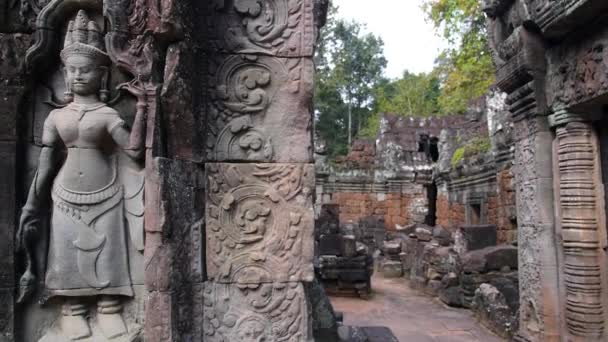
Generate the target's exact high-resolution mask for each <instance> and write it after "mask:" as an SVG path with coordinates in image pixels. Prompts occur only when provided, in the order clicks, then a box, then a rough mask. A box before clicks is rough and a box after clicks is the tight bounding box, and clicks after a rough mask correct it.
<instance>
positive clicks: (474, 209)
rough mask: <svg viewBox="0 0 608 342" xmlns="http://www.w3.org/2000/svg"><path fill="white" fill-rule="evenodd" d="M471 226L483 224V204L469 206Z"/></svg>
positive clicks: (469, 222)
mask: <svg viewBox="0 0 608 342" xmlns="http://www.w3.org/2000/svg"><path fill="white" fill-rule="evenodd" d="M467 221H468V224H469V225H478V224H481V203H475V204H469V217H468V220H467Z"/></svg>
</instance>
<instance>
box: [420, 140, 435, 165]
mask: <svg viewBox="0 0 608 342" xmlns="http://www.w3.org/2000/svg"><path fill="white" fill-rule="evenodd" d="M418 152H424V154H425V155H426V157H427V158H428V159H429V160H431V161H432V162H433V163H436V162H437V160H439V138H437V137H433V136H430V135H428V134H420V137H419V139H418Z"/></svg>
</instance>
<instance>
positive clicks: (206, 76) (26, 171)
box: [0, 0, 327, 342]
mask: <svg viewBox="0 0 608 342" xmlns="http://www.w3.org/2000/svg"><path fill="white" fill-rule="evenodd" d="M326 6H327V3H326V2H325V1H315V0H289V1H288V0H275V1H272V2H269V1H262V2H246V1H236V0H234V1H232V0H231V1H221V2H217V1H216V2H209V3H207V2H202V1H182V0H179V1H178V0H163V1H147V0H40V1H28V0H21V1H19V0H18V1H8V2H7V1H3V2H2V3H1V4H0V51H1V52H0V82H1V84H2V87H1V89H0V93H1V94H0V127H1V128H0V156H1V158H0V160H1V162H0V163H2V165H1V167H0V169H1V170H2V171H0V175H1V177H0V178H1V179H2V181H1V182H2V190H3V191H2V196H3V197H2V201H1V202H2V203H3V206H2V209H0V341H11V342H12V341H18V342H30V341H31V342H33V341H39V340H41V341H53V342H55V341H64V340H67V336H68V335H70V334H72V333H74V331H72V329H73V328H74V327H75V326H74V325H69V324H68V325H62V322H63V321H62V320H64V319H65V320H74V319H80V318H79V317H84V321H79V322H85V325H88V326H89V328H90V330H91V334H92V336H91V337H90V338H88V339H84V340H95V341H98V340H105V339H104V337H102V336H105V338H107V335H106V333H107V332H108V331H107V330H104V328H108V327H110V328H112V327H114V328H115V327H116V325H113V324H118V325H120V324H119V323H116V322H120V321H124V322H125V325H126V327H125V328H126V329H127V330H128V332H127V333H126V334H123V335H121V336H119V337H118V338H115V339H113V340H117V341H123V340H124V341H127V340H128V341H135V340H145V341H149V342H154V341H163V342H165V341H232V340H234V341H236V340H248V339H266V340H275V341H286V340H289V341H309V340H311V338H312V335H311V334H312V331H311V327H312V325H311V322H310V320H309V315H308V312H309V308H308V301H307V298H306V297H305V293H304V283H306V282H310V281H311V280H312V278H313V270H312V253H313V224H314V222H313V204H312V199H313V191H314V183H315V181H314V168H313V164H312V162H313V159H312V145H313V144H312V133H311V127H312V115H311V108H312V89H313V84H312V82H313V76H314V68H313V63H312V55H313V49H314V43H315V39H316V36H317V32H318V29H319V26H320V25H322V23H323V20H324V19H323V17H324V12H325V10H326ZM81 10H83V11H85V12H86V14H87V15H88V16H89V17H90V18H91V22H94V23H96V25H94V24H91V23H89V24H86V23H85V26H84V28H85V29H86V31H85V32H88V33H87V34H88V35H89V37H94V38H89V40H88V41H86V40H85V41H84V44H85V45H86V44H95V45H94V48H95V49H98V50H99V51H101V53H100V52H99V51H97V52H94V53H95V54H97V56H101V55H103V54H106V55H107V57H109V60H111V63H108V69H107V72H106V73H105V74H104V75H105V76H104V78H103V80H102V83H103V84H102V86H101V88H100V89H101V91H100V94H101V96H100V98H101V101H105V102H104V105H103V106H101V107H103V108H111V111H110V112H111V113H114V111H116V112H118V115H120V118H122V119H123V120H124V121H126V126H125V127H128V128H130V129H132V131H133V132H135V131H137V132H139V133H138V134H139V135H138V136H137V137H134V134H133V133H131V139H132V141H134V140H133V139H135V138H137V139H143V140H142V141H143V142H144V145H143V146H144V148H143V150H144V153H143V155H144V156H143V158H142V159H139V160H138V161H139V162H141V163H140V164H138V166H137V167H136V168H134V169H133V170H136V171H137V172H135V173H133V174H131V176H132V177H133V178H124V179H123V178H121V181H124V183H122V186H123V188H124V189H125V190H124V191H125V203H126V205H127V206H128V207H126V212H128V213H129V214H133V216H134V218H133V219H134V220H135V221H134V222H139V224H141V225H143V230H142V231H141V232H140V233H141V238H133V239H134V240H133V244H134V250H133V251H132V252H130V253H132V254H130V255H129V260H130V261H131V262H130V264H129V272H130V275H131V282H132V284H131V285H132V288H133V292H134V293H133V295H132V296H127V297H124V298H123V297H121V298H119V299H118V300H117V301H116V302H115V301H114V300H112V301H110V302H111V303H110V304H107V303H106V304H107V305H110V306H111V307H112V308H116V309H112V310H110V311H108V310H106V308H107V307H106V306H104V305H106V304H104V302H99V303H95V300H83V302H84V303H85V304H84V305H80V304H79V305H78V306H74V305H72V306H71V307H70V309H71V310H72V311H69V312H67V313H66V311H65V307H66V306H65V305H64V304H65V303H64V302H62V301H61V300H59V301H54V300H51V301H49V302H46V303H44V302H45V301H46V297H45V287H46V284H45V273H46V270H45V267H46V265H47V252H46V250H47V249H46V246H47V244H48V239H49V236H48V232H49V231H50V232H51V234H57V230H54V228H53V224H52V223H51V224H48V223H47V222H49V215H47V214H48V213H49V209H50V208H48V207H44V208H41V209H40V210H38V211H37V215H38V216H37V221H35V223H32V224H31V225H30V226H31V227H34V228H37V229H34V230H28V231H27V232H25V233H24V230H22V229H20V226H21V227H23V226H24V225H23V224H21V225H20V224H19V222H20V217H21V211H20V209H21V207H22V206H23V205H24V204H25V203H26V200H27V199H28V198H29V197H28V191H27V190H28V188H29V187H30V184H31V183H34V184H37V183H36V179H37V177H38V176H35V174H36V170H37V169H38V170H39V173H40V172H41V171H40V170H41V169H40V168H41V167H42V166H44V164H43V163H40V164H39V162H38V160H39V159H38V155H39V154H41V152H40V151H41V150H45V149H46V148H49V146H47V145H46V143H45V140H44V139H43V137H42V132H43V126H46V125H45V124H44V123H45V121H47V117H48V116H49V112H50V111H51V110H55V111H57V112H58V113H63V112H62V111H65V110H70V108H72V107H71V106H75V105H78V102H77V101H78V100H74V101H75V103H74V104H70V103H69V102H70V101H71V100H72V98H73V96H72V98H70V94H71V91H70V90H71V88H72V87H73V85H72V84H68V83H69V82H66V80H65V74H64V69H63V66H62V60H61V59H60V51H62V49H64V47H65V46H67V44H68V41H67V40H65V39H64V38H65V34H66V32H70V29H71V28H72V27H68V23H69V22H70V21H71V20H74V18H76V15H77V13H79V11H81ZM74 25H75V26H74V27H78V28H79V30H80V27H81V26H78V25H80V24H78V23H76V24H74ZM95 26H97V28H95ZM76 31H78V30H76ZM81 31H82V30H81ZM81 31H78V32H81ZM91 32H93V33H91ZM95 32H97V33H95ZM79 34H80V33H76V35H79ZM79 39H80V38H79ZM64 41H65V42H66V43H64ZM64 44H66V45H64ZM91 46H93V45H91ZM91 49H92V48H91V47H85V50H86V51H89V52H91V51H93V50H91ZM78 51H82V50H78ZM104 61H105V60H104ZM104 70H105V69H104ZM64 95H65V96H64ZM101 107H100V108H101ZM83 108H84V107H83ZM85 112H86V111H85V110H84V109H83V113H82V114H81V115H83V117H85V118H86V115H91V114H87V113H85ZM81 118H82V117H81ZM138 127H139V128H141V127H144V128H143V130H141V129H140V130H139V131H138ZM76 129H77V130H78V129H80V128H78V127H76ZM104 143H105V142H104ZM129 146H131V145H129ZM70 147H72V148H79V147H78V146H77V145H76V146H72V145H70ZM126 150H127V152H129V151H130V150H129V149H128V148H127V149H126ZM62 153H66V152H62ZM68 153H72V152H68ZM40 160H42V159H40ZM118 165H119V166H116V169H115V170H117V171H116V172H118V173H121V172H122V171H123V170H126V169H123V166H121V165H123V164H120V163H119V164H118ZM138 182H139V183H138ZM143 184H145V185H143ZM33 189H35V190H36V191H38V187H37V186H36V185H35V186H34V187H33ZM133 189H136V191H135V192H132V190H133ZM36 193H37V192H36ZM37 194H38V193H37ZM144 194H145V196H144ZM40 196H44V197H49V198H46V199H45V200H46V201H47V202H48V203H55V201H56V199H55V197H53V199H51V198H50V196H49V194H48V193H40ZM144 198H145V199H144ZM133 199H141V200H143V201H145V203H144V202H141V203H138V204H137V203H136V202H134V201H133ZM80 208H81V209H82V210H84V211H86V210H87V208H86V207H80ZM66 210H67V209H66ZM67 212H70V213H72V217H73V218H74V219H76V220H80V218H79V216H77V215H76V213H77V211H75V210H73V211H69V210H67ZM130 223H131V222H129V224H130ZM134 226H135V225H134ZM134 226H133V227H134ZM129 227H131V225H130V226H129ZM121 233H125V234H126V232H121ZM129 233H130V234H133V235H132V236H137V232H135V233H134V232H133V231H131V232H129ZM18 234H19V236H23V237H24V239H25V240H23V241H25V245H22V246H18V245H17V240H16V236H17V235H18ZM23 234H25V235H23ZM108 243H109V242H108ZM129 244H131V242H129ZM139 244H141V248H139ZM18 247H24V248H18ZM135 247H138V248H135ZM135 249H137V250H135ZM116 257H118V258H119V257H121V256H120V255H117V256H116ZM124 257H125V258H126V256H124ZM95 262H96V261H95ZM95 262H94V263H93V266H91V268H86V267H84V266H82V268H80V267H81V266H79V271H77V272H80V273H82V272H85V273H91V272H93V273H94V272H95V270H96V269H97V268H98V267H99V264H95ZM30 265H31V267H30ZM79 265H80V264H79ZM26 270H31V271H32V274H35V275H36V276H37V277H36V279H35V280H34V281H32V278H31V277H22V274H23V273H24V271H26ZM87 270H88V271H87ZM89 271H90V272H89ZM91 291H95V289H92V290H91ZM21 295H23V298H18V297H19V296H21ZM18 299H19V303H17V301H18ZM60 299H61V297H60ZM41 302H42V303H44V305H42V306H41V305H40V304H39V303H41ZM62 303H63V304H62ZM96 304H97V305H96ZM62 305H63V308H64V309H62ZM110 306H108V307H110ZM85 312H86V314H85ZM96 312H97V313H96ZM89 313H90V314H89ZM103 315H112V318H111V319H112V320H113V321H112V322H114V323H112V324H110V325H109V326H108V325H105V326H104V324H105V323H104V319H105V317H104V316H103ZM117 315H118V316H117ZM66 316H67V318H66ZM106 322H107V320H106ZM81 327H82V326H81ZM118 330H120V329H118ZM80 332H82V330H80ZM72 336H73V335H72Z"/></svg>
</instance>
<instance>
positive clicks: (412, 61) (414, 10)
mask: <svg viewBox="0 0 608 342" xmlns="http://www.w3.org/2000/svg"><path fill="white" fill-rule="evenodd" d="M332 1H333V3H334V4H335V5H337V6H338V7H339V11H338V15H339V16H340V17H342V18H345V19H354V20H356V21H358V22H360V23H364V24H366V25H367V29H368V31H369V32H372V33H374V34H375V35H378V36H380V37H381V38H382V40H384V54H385V56H386V59H387V60H388V66H387V68H386V75H387V76H389V77H393V78H396V77H399V76H401V74H402V73H403V71H404V70H409V71H411V72H415V73H418V72H428V71H431V69H432V68H433V62H434V61H435V58H436V57H437V55H438V54H439V51H440V50H441V47H442V40H441V38H440V37H438V36H437V35H436V34H435V32H434V31H433V25H432V24H429V23H427V22H426V21H425V15H424V12H423V11H422V9H420V5H421V4H422V0H373V1H369V0H332Z"/></svg>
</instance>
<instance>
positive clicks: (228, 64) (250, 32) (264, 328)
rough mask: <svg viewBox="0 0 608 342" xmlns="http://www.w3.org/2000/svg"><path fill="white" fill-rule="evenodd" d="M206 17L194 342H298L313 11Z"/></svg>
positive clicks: (232, 4)
mask: <svg viewBox="0 0 608 342" xmlns="http://www.w3.org/2000/svg"><path fill="white" fill-rule="evenodd" d="M208 6H209V7H208V8H207V10H206V11H205V13H206V15H207V17H206V23H207V25H208V27H207V28H206V31H205V37H206V38H205V41H206V47H205V53H206V55H207V58H208V61H207V62H208V67H207V68H206V70H205V72H206V75H205V78H206V80H207V83H206V89H205V91H206V93H205V94H206V95H205V96H206V107H205V111H206V118H207V119H206V129H207V130H206V145H205V151H204V152H205V156H206V165H205V172H206V182H207V183H206V196H205V209H206V212H205V226H206V242H207V245H206V266H207V277H208V281H207V282H206V283H205V285H204V288H205V289H204V291H205V292H204V298H203V303H204V307H203V314H204V323H205V324H204V327H203V331H204V334H205V337H204V339H205V341H209V342H212V341H260V340H273V341H310V340H311V339H312V335H311V331H310V322H309V320H308V303H307V301H306V297H305V294H304V287H303V282H308V281H312V279H313V268H312V254H313V224H314V221H313V198H312V196H313V191H314V186H315V183H314V168H313V163H312V161H313V159H312V152H313V150H312V132H311V128H312V113H311V107H312V89H313V84H312V79H313V72H314V68H313V63H312V53H313V40H314V36H315V23H314V15H313V14H314V2H313V1H312V0H290V1H288V0H276V1H272V2H270V1H263V2H251V1H250V2H245V1H223V2H215V3H214V4H213V5H211V4H210V5H208ZM207 42H208V43H207Z"/></svg>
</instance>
